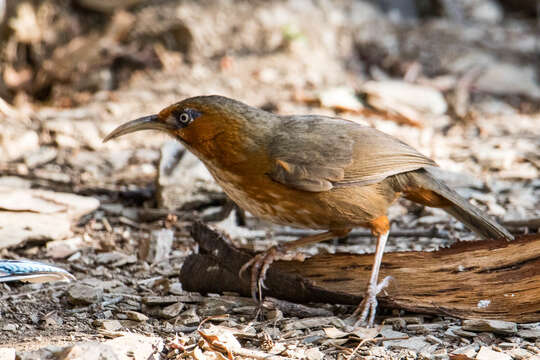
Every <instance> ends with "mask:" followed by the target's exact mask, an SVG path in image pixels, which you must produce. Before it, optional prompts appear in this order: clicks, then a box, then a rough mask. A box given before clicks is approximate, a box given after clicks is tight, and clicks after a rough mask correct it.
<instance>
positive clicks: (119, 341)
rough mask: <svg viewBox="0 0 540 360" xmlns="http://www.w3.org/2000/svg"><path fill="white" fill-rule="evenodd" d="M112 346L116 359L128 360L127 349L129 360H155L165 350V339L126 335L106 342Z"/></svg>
mask: <svg viewBox="0 0 540 360" xmlns="http://www.w3.org/2000/svg"><path fill="white" fill-rule="evenodd" d="M105 344H106V345H107V346H110V347H111V348H112V349H113V350H114V352H115V354H116V355H117V358H116V359H127V358H128V357H127V356H126V349H129V350H130V352H129V353H130V354H132V355H130V356H129V359H133V360H148V359H154V358H155V356H156V354H159V353H161V351H162V350H163V346H164V343H163V339H162V338H160V337H157V336H147V335H139V334H132V333H125V335H124V336H120V337H117V338H114V339H111V340H107V341H106V342H105Z"/></svg>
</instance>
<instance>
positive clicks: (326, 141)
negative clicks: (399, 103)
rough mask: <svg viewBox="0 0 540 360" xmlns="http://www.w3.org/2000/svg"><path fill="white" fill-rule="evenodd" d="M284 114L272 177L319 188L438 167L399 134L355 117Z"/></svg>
mask: <svg viewBox="0 0 540 360" xmlns="http://www.w3.org/2000/svg"><path fill="white" fill-rule="evenodd" d="M282 119H283V120H282V121H281V122H280V124H279V125H278V126H277V129H276V136H274V138H273V140H272V141H271V143H270V146H269V150H270V155H271V157H272V161H273V166H272V169H271V171H270V173H269V176H270V177H271V178H272V179H273V180H274V181H277V182H279V183H282V184H284V185H287V186H290V187H292V188H295V189H300V190H305V191H312V192H320V191H328V190H330V189H332V188H335V187H343V186H353V185H360V186H362V185H368V184H373V183H377V182H380V181H382V180H383V179H385V178H386V177H388V176H391V175H395V174H399V173H402V172H406V171H411V170H416V169H419V168H422V167H424V166H437V165H436V164H435V162H434V161H433V160H431V159H429V158H427V157H425V156H423V155H422V154H420V153H419V152H417V151H416V150H414V149H413V148H412V147H410V146H408V145H407V144H405V143H403V142H401V141H399V140H398V139H396V138H394V137H392V136H390V135H387V134H385V133H383V132H380V131H378V130H376V129H373V128H370V127H366V126H362V125H359V124H357V123H354V122H352V121H347V120H343V119H338V118H330V117H324V116H294V117H283V118H282Z"/></svg>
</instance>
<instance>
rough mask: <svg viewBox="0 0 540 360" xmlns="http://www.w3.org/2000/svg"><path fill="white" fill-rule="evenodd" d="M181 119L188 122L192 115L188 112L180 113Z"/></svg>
mask: <svg viewBox="0 0 540 360" xmlns="http://www.w3.org/2000/svg"><path fill="white" fill-rule="evenodd" d="M179 120H180V122H182V123H183V124H187V123H189V121H190V120H191V116H189V114H188V113H187V112H183V113H181V114H180V117H179Z"/></svg>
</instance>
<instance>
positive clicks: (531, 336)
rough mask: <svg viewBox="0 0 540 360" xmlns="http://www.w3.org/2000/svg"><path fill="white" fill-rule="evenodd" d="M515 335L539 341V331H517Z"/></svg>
mask: <svg viewBox="0 0 540 360" xmlns="http://www.w3.org/2000/svg"><path fill="white" fill-rule="evenodd" d="M517 335H518V336H520V337H522V338H525V339H540V329H524V330H519V331H518V332H517Z"/></svg>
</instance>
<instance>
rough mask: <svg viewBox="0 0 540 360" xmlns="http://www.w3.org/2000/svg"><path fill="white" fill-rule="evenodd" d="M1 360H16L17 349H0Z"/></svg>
mask: <svg viewBox="0 0 540 360" xmlns="http://www.w3.org/2000/svg"><path fill="white" fill-rule="evenodd" d="M0 359H2V360H15V348H8V347H3V348H0Z"/></svg>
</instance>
